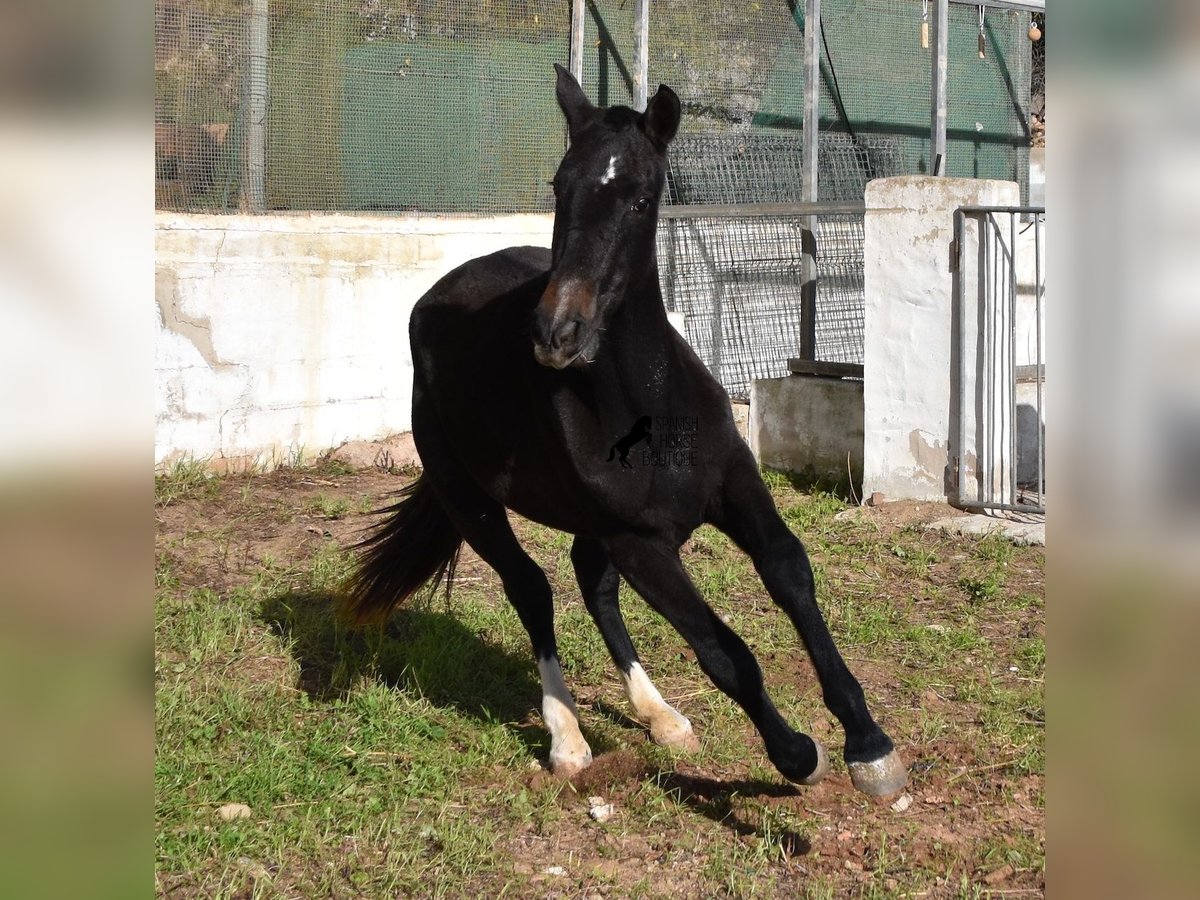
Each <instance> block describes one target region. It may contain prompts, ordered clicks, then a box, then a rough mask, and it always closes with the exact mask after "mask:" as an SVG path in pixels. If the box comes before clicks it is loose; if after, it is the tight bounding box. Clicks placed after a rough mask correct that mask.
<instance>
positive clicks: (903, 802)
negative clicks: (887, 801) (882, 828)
mask: <svg viewBox="0 0 1200 900" xmlns="http://www.w3.org/2000/svg"><path fill="white" fill-rule="evenodd" d="M912 803H913V798H912V794H901V795H900V796H899V797H897V798H896V802H895V803H893V804H892V812H898V813H902V812H904V811H905V810H906V809H908V808H909V807H910V806H912Z"/></svg>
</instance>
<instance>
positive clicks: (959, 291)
mask: <svg viewBox="0 0 1200 900" xmlns="http://www.w3.org/2000/svg"><path fill="white" fill-rule="evenodd" d="M965 222H966V215H965V214H964V213H963V211H962V210H961V209H959V210H955V212H954V246H955V248H957V252H958V259H957V260H956V263H957V265H955V267H954V275H953V278H954V281H953V286H952V291H953V295H954V298H953V306H952V307H951V308H952V309H953V308H955V307H957V309H958V335H957V341H958V448H957V450H958V477H957V478H956V479H955V481H956V484H957V487H958V498H957V501H958V505H961V504H962V502H963V482H964V481H965V480H966V467H967V299H966V298H967V291H966V288H965V285H964V283H963V265H962V263H963V237H964V235H965V233H966V228H965V227H964V226H965ZM975 457H976V459H977V460H978V458H979V454H978V452H977V453H976V454H975ZM976 465H978V463H976Z"/></svg>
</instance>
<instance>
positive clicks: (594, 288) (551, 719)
mask: <svg viewBox="0 0 1200 900" xmlns="http://www.w3.org/2000/svg"><path fill="white" fill-rule="evenodd" d="M556 69H557V71H558V84H557V94H558V102H559V105H560V106H561V107H562V111H563V113H564V114H565V115H566V119H567V126H568V132H569V136H570V149H569V150H568V151H567V153H566V156H565V157H564V158H563V161H562V163H561V165H560V166H559V168H558V172H557V174H556V175H555V178H554V192H555V196H556V198H557V199H556V203H555V216H554V234H553V247H552V249H551V250H549V251H546V250H543V249H538V248H533V247H520V248H514V249H509V250H503V251H501V252H499V253H493V254H492V255H490V256H486V257H483V258H480V259H476V260H473V261H472V262H469V263H467V264H465V265H463V266H460V267H459V268H457V269H455V270H454V271H453V272H451V273H450V274H448V275H446V276H445V277H444V278H442V279H441V281H439V282H438V283H437V284H436V285H435V286H434V287H433V288H432V289H431V290H430V291H429V293H427V294H426V295H425V296H424V297H422V298H421V300H420V301H419V302H418V303H417V305H416V308H415V309H414V310H413V315H412V320H411V323H410V326H409V331H410V338H411V341H412V352H413V361H414V365H415V376H414V385H413V437H414V439H415V441H416V444H417V449H418V450H419V452H420V454H421V460H422V462H423V463H424V466H425V469H424V473H423V474H422V475H421V477H420V478H419V479H418V480H417V481H416V482H415V483H414V484H413V485H412V486H411V487H409V488H408V489H407V491H406V492H405V493H404V495H403V498H402V499H401V501H400V502H399V503H398V504H396V505H395V506H392V507H390V508H389V509H388V510H387V511H386V512H388V513H390V514H391V517H390V518H389V519H388V520H387V521H386V522H384V523H383V524H382V525H381V526H380V528H379V529H378V530H377V531H376V532H375V533H374V534H373V535H372V536H371V537H369V538H368V539H367V540H366V541H364V543H363V545H362V551H361V557H360V567H359V571H358V575H357V578H356V579H355V581H354V582H353V584H352V585H351V588H350V591H349V593H348V595H347V599H346V611H347V612H348V614H349V615H350V616H351V617H352V618H353V619H355V620H356V621H359V622H362V621H367V620H371V619H382V618H384V617H386V616H387V615H388V614H389V613H390V612H391V610H392V609H393V608H394V607H395V606H396V605H397V604H399V603H400V602H402V601H403V600H404V599H405V598H407V597H409V596H410V595H411V594H413V593H414V592H415V591H417V590H418V589H419V588H420V587H421V586H422V585H423V584H425V583H427V582H429V581H430V580H434V581H435V582H436V581H438V580H440V579H441V578H442V577H446V578H447V579H452V578H453V567H454V562H455V560H456V558H457V555H458V551H459V548H460V546H461V543H462V542H463V541H466V542H467V543H468V544H470V545H471V547H472V548H474V550H475V551H476V552H477V553H478V554H479V556H480V557H481V558H482V559H483V560H484V561H486V562H487V563H488V564H489V565H490V566H492V568H494V569H495V570H496V572H497V573H498V574H499V575H500V578H501V580H502V582H503V584H504V590H505V593H506V594H507V596H508V599H509V601H510V602H511V603H512V605H513V606H514V607H515V608H516V611H517V614H518V615H519V617H520V619H521V622H522V623H523V624H524V626H525V628H526V630H527V631H528V632H529V637H530V639H531V641H532V643H533V652H534V655H535V658H536V660H537V665H538V669H539V672H540V674H541V678H542V688H543V713H544V717H545V721H546V725H547V727H548V729H549V731H550V735H551V750H550V762H551V765H552V767H553V769H554V771H555V772H556V773H563V774H567V775H570V774H572V773H574V772H576V771H578V770H580V769H582V768H583V767H585V766H587V765H588V764H589V763H590V762H591V758H592V757H591V750H590V748H589V747H588V745H587V742H586V741H585V740H584V738H583V736H582V734H580V731H579V723H578V715H577V712H576V708H575V704H574V701H573V700H572V698H571V694H570V692H569V690H568V689H567V686H566V684H565V683H564V681H563V677H562V672H561V670H560V668H559V663H558V652H557V647H556V644H555V637H554V607H553V601H552V598H551V591H550V585H549V583H548V582H547V580H546V577H545V575H544V574H543V573H542V570H541V569H540V568H539V567H538V566H537V564H536V563H534V561H533V560H532V559H530V557H529V556H528V555H526V553H525V552H524V551H523V550H522V549H521V547H520V545H519V544H518V543H517V540H516V538H515V537H514V535H513V532H512V529H511V528H510V527H509V522H508V517H507V514H506V511H505V510H506V508H507V509H512V510H515V511H516V512H518V513H520V514H521V515H522V516H525V517H527V518H529V519H533V520H534V521H537V522H541V523H544V524H546V525H549V526H551V527H553V528H557V529H560V530H562V531H566V532H569V533H571V534H574V535H575V542H574V545H573V546H572V548H571V560H572V562H573V563H574V567H575V575H576V577H577V579H578V581H579V589H580V591H581V593H582V595H583V600H584V602H585V604H586V606H587V609H588V611H589V612H590V613H591V615H592V617H593V618H594V619H595V621H596V625H597V626H598V627H599V630H600V634H601V635H602V636H603V638H604V642H605V644H606V645H607V646H608V649H609V652H610V653H611V654H612V657H613V660H614V661H615V662H616V664H617V666H618V668H619V669H620V671H621V674H622V677H623V680H624V682H625V688H626V691H627V693H628V696H629V700H630V704H631V706H632V708H633V713H634V715H635V716H636V717H637V718H638V719H639V720H640V721H641V722H643V723H644V724H646V725H647V726H648V727H649V729H650V734H651V737H652V738H653V739H654V740H655V741H657V742H658V743H660V744H668V745H673V746H682V747H690V748H695V747H696V746H697V741H696V738H695V737H694V735H693V733H692V727H691V723H690V722H689V721H688V720H687V719H686V718H685V717H683V716H682V715H680V714H679V713H678V712H677V711H676V710H674V709H672V708H671V707H670V706H668V705H667V704H666V703H665V702H664V701H663V699H662V697H661V695H660V694H659V692H658V691H657V690H656V689H655V687H654V685H653V684H652V683H651V682H650V680H649V678H648V677H647V675H646V673H645V671H644V670H643V669H642V667H641V665H640V664H639V662H638V656H637V653H636V652H635V651H634V648H633V644H632V642H631V641H630V638H629V633H628V631H627V630H626V627H625V623H624V621H623V619H622V617H621V610H620V608H619V606H618V602H617V588H618V584H619V580H620V578H621V577H624V578H625V579H626V580H627V581H628V582H629V584H630V585H632V587H633V588H634V589H635V590H636V591H637V592H638V593H639V594H641V596H642V597H644V598H645V600H646V602H648V603H649V604H650V605H651V606H652V607H653V608H654V609H655V610H657V611H658V612H659V613H661V614H662V615H663V616H664V617H665V618H666V619H667V621H669V622H670V623H671V625H673V626H674V627H675V628H676V629H677V630H678V631H679V633H680V634H681V635H682V636H683V638H684V639H685V640H686V641H687V642H688V644H690V645H691V647H692V648H693V650H695V653H696V659H697V660H698V661H699V663H700V666H701V668H702V669H703V670H704V672H705V673H706V674H707V675H708V676H709V678H711V679H712V681H713V683H714V684H715V685H716V686H717V687H718V688H720V689H721V690H722V691H724V692H725V693H726V694H728V695H729V696H730V697H731V698H733V700H735V701H736V702H737V703H738V704H739V705H740V706H741V707H742V708H743V709H744V710H745V711H746V713H747V714H748V715H749V717H750V719H751V720H752V721H753V722H754V725H755V727H756V728H757V729H758V731H759V734H760V735H761V736H762V739H763V742H764V744H765V746H766V751H767V755H768V756H769V757H770V759H771V761H772V763H774V764H775V766H776V768H777V769H778V770H779V771H780V772H781V773H782V774H783V775H784V776H785V777H787V778H788V779H790V780H792V781H796V782H802V783H805V784H813V783H815V782H817V781H819V780H820V779H821V778H822V777H823V776H824V775H825V774H826V772H827V770H828V759H827V757H826V753H825V749H824V748H823V747H822V746H821V745H820V744H819V743H817V742H816V741H814V740H812V739H811V738H810V737H808V736H807V735H805V734H802V733H800V732H797V731H795V730H793V729H792V728H791V727H790V726H789V725H788V723H787V722H786V721H784V718H783V716H781V715H780V714H779V712H778V711H777V710H776V708H775V705H774V704H773V703H772V702H771V700H770V698H769V697H768V696H767V692H766V690H765V687H764V685H763V678H762V673H761V671H760V670H759V667H758V663H757V662H756V661H755V659H754V656H753V654H752V653H751V652H750V650H749V648H748V647H747V646H746V645H745V643H744V642H743V641H742V640H741V638H739V637H738V636H737V635H736V634H734V632H733V631H731V630H730V629H729V628H728V627H727V626H726V625H725V624H724V623H723V622H722V621H721V619H720V618H719V617H718V616H717V615H716V614H715V613H714V612H713V611H712V609H711V608H710V607H709V606H708V604H707V603H705V601H704V599H703V598H702V597H701V595H700V593H699V592H698V591H697V590H696V587H695V585H694V584H693V583H692V581H691V580H690V579H689V577H688V575H687V573H686V572H685V571H684V569H683V566H682V565H681V563H680V559H679V548H680V546H681V545H682V544H683V542H684V541H685V540H686V539H687V538H688V536H689V535H690V534H691V533H692V531H693V530H694V529H695V528H696V527H697V526H699V525H700V524H701V523H704V522H709V523H712V524H713V525H715V526H716V527H717V528H719V529H721V530H722V531H724V532H725V533H726V534H728V535H729V536H730V537H731V538H732V539H733V540H734V541H735V542H736V543H737V544H738V546H739V547H741V548H742V549H743V550H744V551H745V552H746V553H748V554H749V555H750V557H751V559H752V560H753V561H754V565H755V568H756V569H757V571H758V573H759V575H760V576H761V578H762V580H763V583H764V584H765V586H766V588H767V591H768V592H769V593H770V595H771V597H772V599H774V601H775V602H776V603H777V604H778V605H779V606H780V607H781V608H782V609H783V610H784V612H785V613H786V614H787V615H788V616H789V617H790V618H791V620H792V622H793V623H794V625H795V627H796V629H797V631H798V632H799V634H800V637H801V638H802V640H803V641H804V644H805V647H806V648H807V650H808V653H809V655H810V657H811V658H812V661H813V664H814V667H815V669H816V672H817V675H818V678H819V679H820V682H821V688H822V691H823V696H824V700H825V703H826V705H827V706H828V707H829V709H830V710H831V711H832V712H833V714H834V715H836V716H837V718H838V720H839V721H840V722H841V723H842V726H843V727H844V729H845V732H846V744H845V751H844V756H845V759H846V762H847V763H848V766H849V770H850V774H851V776H852V778H853V781H854V784H855V786H856V787H857V788H858V789H859V790H862V791H865V792H867V793H869V794H876V795H881V794H887V793H891V792H894V791H897V790H899V789H900V788H901V787H902V786H903V785H904V783H905V780H906V779H907V772H906V770H905V767H904V765H903V763H902V762H901V761H900V758H899V756H898V754H897V753H896V751H895V750H894V748H893V745H892V742H891V740H890V739H889V738H888V736H887V735H886V734H884V732H883V731H882V730H881V729H880V728H879V726H878V725H877V724H876V723H875V721H874V720H873V719H872V718H871V714H870V713H869V712H868V710H867V704H866V701H865V699H864V696H863V691H862V688H861V687H860V686H859V684H858V681H857V680H855V678H854V676H853V675H852V674H851V673H850V670H849V669H848V668H847V667H846V664H845V663H844V662H843V660H842V657H841V655H840V654H839V653H838V650H837V648H836V647H835V646H834V643H833V640H832V638H831V637H830V634H829V631H828V629H827V628H826V625H825V621H824V619H823V618H822V616H821V612H820V610H819V609H818V607H817V604H816V600H815V598H814V594H813V576H812V569H811V568H810V566H809V562H808V557H807V556H806V554H805V551H804V548H803V546H802V545H801V543H800V541H799V540H798V539H797V538H796V536H795V535H793V534H792V532H791V531H790V530H788V528H787V526H786V525H785V524H784V522H783V520H782V519H781V518H780V516H779V514H778V512H777V511H776V509H775V506H774V503H773V502H772V500H771V496H770V494H769V493H768V491H767V489H766V487H765V486H764V484H763V482H762V479H761V477H760V475H759V471H758V466H757V464H756V463H755V460H754V457H753V456H752V455H751V453H750V450H749V448H748V447H747V446H746V444H745V443H744V442H743V440H742V439H741V437H740V436H739V435H738V432H737V430H736V428H735V426H734V423H733V417H732V414H731V410H730V405H729V398H728V396H727V395H726V393H725V391H724V390H723V389H722V388H721V386H720V385H719V384H717V382H716V381H715V380H714V379H713V378H712V377H711V376H710V375H709V373H708V371H707V370H706V369H705V367H704V365H703V364H702V363H701V362H700V360H699V359H698V358H697V357H696V355H695V354H694V353H693V352H692V350H691V348H689V347H688V345H687V343H686V342H685V341H684V340H683V339H682V338H680V337H679V336H678V335H677V333H676V331H675V329H674V328H673V327H672V326H671V325H670V323H669V322H668V320H667V315H666V312H665V310H664V308H663V302H662V294H661V292H660V290H659V280H658V267H657V263H656V260H655V250H654V235H655V229H656V227H657V220H658V204H659V197H660V195H661V194H662V190H663V184H664V180H665V169H666V152H667V145H668V144H669V143H670V142H671V139H672V138H673V137H674V136H675V132H676V130H677V129H678V127H679V116H680V105H679V98H678V97H676V95H675V94H674V92H673V91H671V89H670V88H668V87H666V86H665V85H662V86H660V87H659V89H658V91H657V93H655V95H654V97H653V98H651V100H650V102H649V104H648V106H647V108H646V111H645V112H644V113H638V112H635V111H634V110H632V109H629V108H628V107H624V106H616V107H611V108H608V109H601V108H597V107H595V106H593V105H592V104H591V103H590V102H589V101H588V99H587V97H586V96H584V93H583V91H582V90H581V89H580V87H579V85H578V83H576V81H575V80H574V79H573V78H572V77H571V76H570V74H568V73H567V71H566V70H564V69H563V68H562V67H561V66H556ZM647 416H648V417H651V418H652V420H653V422H654V423H655V432H656V435H657V438H658V439H659V440H661V441H666V440H667V438H669V437H671V436H672V435H673V434H674V435H675V436H676V437H680V438H683V439H686V440H683V441H681V442H680V443H683V444H686V452H672V451H671V449H670V444H669V442H667V443H664V445H663V448H662V449H664V452H658V450H655V452H653V453H651V454H644V455H643V459H642V460H636V462H637V463H638V464H634V465H631V466H630V467H629V468H625V467H621V466H613V465H611V464H606V459H605V454H606V453H607V452H608V451H609V449H610V448H611V447H612V446H613V444H614V442H615V441H617V439H619V438H620V437H621V436H622V435H624V434H625V432H626V429H628V428H629V423H630V422H637V421H640V420H642V419H643V417H647ZM647 456H648V457H649V458H650V460H651V462H649V463H647V462H646V458H647Z"/></svg>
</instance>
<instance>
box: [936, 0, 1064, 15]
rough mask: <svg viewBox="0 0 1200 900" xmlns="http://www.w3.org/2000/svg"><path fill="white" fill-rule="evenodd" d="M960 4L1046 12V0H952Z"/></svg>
mask: <svg viewBox="0 0 1200 900" xmlns="http://www.w3.org/2000/svg"><path fill="white" fill-rule="evenodd" d="M950 2H951V3H957V4H958V5H959V6H986V7H988V8H989V9H1012V10H1017V11H1018V12H1031V13H1035V12H1045V11H1046V0H950Z"/></svg>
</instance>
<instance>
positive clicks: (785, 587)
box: [712, 454, 908, 795]
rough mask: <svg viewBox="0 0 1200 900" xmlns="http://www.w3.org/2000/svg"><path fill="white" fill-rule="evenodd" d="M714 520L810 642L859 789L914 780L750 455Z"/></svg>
mask: <svg viewBox="0 0 1200 900" xmlns="http://www.w3.org/2000/svg"><path fill="white" fill-rule="evenodd" d="M712 522H713V524H714V525H716V526H717V527H718V528H720V529H721V530H722V531H724V532H725V533H726V534H728V535H729V536H730V537H731V538H733V540H734V541H736V542H737V544H738V545H739V546H740V547H741V548H742V549H743V550H745V551H746V552H747V553H748V554H749V555H750V558H751V559H752V560H753V561H754V567H755V568H756V569H757V570H758V574H759V575H760V576H761V577H762V580H763V584H764V585H765V586H766V588H767V592H768V593H769V594H770V595H771V599H773V600H774V601H775V602H776V603H777V604H778V605H779V606H780V608H782V609H783V611H784V612H785V613H787V615H788V618H790V619H791V620H792V624H793V625H795V627H796V630H797V631H798V632H799V634H800V638H801V639H802V640H803V641H804V646H805V647H806V648H807V650H808V655H809V657H810V658H811V659H812V663H813V668H814V669H816V672H817V678H818V679H819V680H820V682H821V691H822V694H823V696H824V699H825V705H826V706H827V707H828V708H829V710H830V712H832V713H833V714H834V715H835V716H837V718H838V721H840V722H841V723H842V727H843V728H844V729H845V731H846V748H845V751H844V757H845V760H846V764H847V767H848V768H849V770H850V777H851V780H852V781H853V782H854V786H855V787H856V788H858V789H859V790H860V791H863V792H864V793H867V794H873V795H882V794H890V793H894V792H895V791H898V790H900V788H902V787H903V786H904V784H905V782H906V781H907V779H908V772H907V770H906V769H905V767H904V763H903V762H902V761H901V760H900V757H899V755H898V754H897V753H896V751H895V748H894V747H893V745H892V741H891V739H890V738H889V737H888V736H887V735H886V734H885V733H884V732H883V730H882V729H881V728H880V727H879V726H878V725H877V724H876V723H875V720H874V719H872V718H871V713H870V712H869V711H868V709H867V702H866V699H865V697H864V696H863V690H862V687H861V686H860V685H859V683H858V680H857V679H856V678H855V677H854V675H853V674H851V672H850V669H849V668H847V666H846V663H845V661H844V660H843V659H842V655H841V654H840V653H839V652H838V649H837V647H836V646H835V645H834V643H833V637H832V636H831V635H830V633H829V628H828V627H827V626H826V624H825V619H824V617H823V616H822V615H821V610H820V608H819V607H818V606H817V600H816V595H815V593H814V591H813V575H812V567H811V565H810V564H809V561H808V555H807V554H806V553H805V552H804V546H803V545H802V544H801V543H800V540H799V539H798V538H797V537H796V536H795V535H794V534H792V532H791V530H790V529H789V528H788V527H787V525H786V524H785V523H784V521H783V519H781V518H780V516H779V513H778V511H777V510H776V509H775V503H774V501H772V499H771V495H770V493H769V492H768V491H767V488H766V485H764V484H763V483H762V478H761V477H760V476H759V474H758V469H757V466H755V465H754V462H753V460H752V459H750V458H749V454H747V460H746V463H745V464H743V465H739V466H737V467H736V468H735V469H734V471H732V472H731V473H730V474H729V475H728V476H727V478H726V481H725V487H724V491H723V499H722V502H721V505H720V508H719V509H718V510H717V511H716V512H715V514H714V515H713V516H712Z"/></svg>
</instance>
